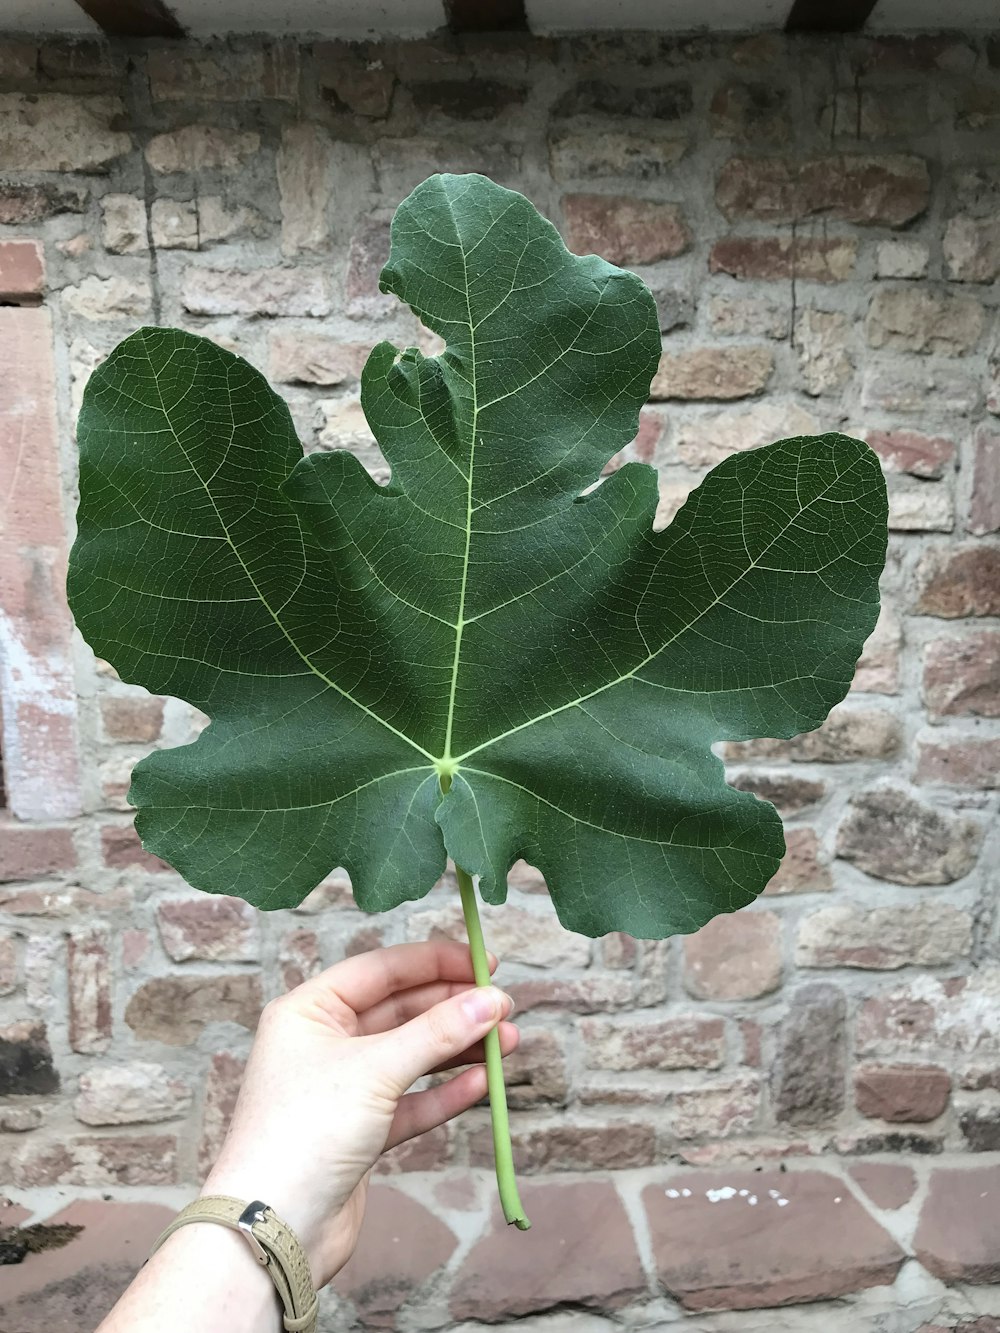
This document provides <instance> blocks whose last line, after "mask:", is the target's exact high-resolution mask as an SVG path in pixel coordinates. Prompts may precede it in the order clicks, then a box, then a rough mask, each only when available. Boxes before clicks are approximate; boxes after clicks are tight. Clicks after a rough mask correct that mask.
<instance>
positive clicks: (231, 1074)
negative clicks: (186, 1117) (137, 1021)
mask: <svg viewBox="0 0 1000 1333" xmlns="http://www.w3.org/2000/svg"><path fill="white" fill-rule="evenodd" d="M126 1021H128V1020H127V1016H126ZM245 1070H246V1061H245V1060H239V1059H237V1058H236V1056H235V1055H230V1054H229V1053H228V1051H223V1052H220V1053H219V1054H218V1055H213V1056H212V1064H211V1066H210V1068H209V1071H208V1077H207V1078H206V1079H205V1097H204V1101H203V1103H202V1118H201V1137H200V1139H199V1141H198V1174H199V1176H200V1178H201V1179H202V1180H204V1179H205V1177H206V1176H207V1175H208V1173H209V1171H211V1169H212V1167H213V1166H214V1165H215V1160H216V1158H217V1157H218V1156H219V1153H220V1152H221V1150H222V1145H223V1143H224V1141H225V1138H226V1135H227V1133H228V1132H229V1122H230V1121H231V1120H232V1118H233V1112H234V1111H235V1110H236V1099H237V1097H238V1096H239V1092H240V1085H241V1084H242V1082H243V1074H244V1071H245Z"/></svg>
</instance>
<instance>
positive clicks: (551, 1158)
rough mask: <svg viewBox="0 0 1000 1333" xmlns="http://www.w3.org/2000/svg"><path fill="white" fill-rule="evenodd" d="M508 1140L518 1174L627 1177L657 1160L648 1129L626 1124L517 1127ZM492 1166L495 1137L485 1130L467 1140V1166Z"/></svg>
mask: <svg viewBox="0 0 1000 1333" xmlns="http://www.w3.org/2000/svg"><path fill="white" fill-rule="evenodd" d="M511 1139H512V1141H513V1148H514V1160H515V1161H516V1162H517V1169H518V1171H521V1172H525V1173H531V1174H535V1173H536V1172H543V1171H545V1172H547V1171H628V1170H631V1169H634V1168H636V1167H642V1166H653V1164H654V1163H655V1162H656V1160H657V1151H656V1133H655V1131H654V1129H653V1127H652V1125H646V1124H642V1123H633V1122H630V1121H627V1120H610V1121H600V1122H597V1123H584V1124H573V1123H572V1122H568V1121H566V1120H560V1121H558V1122H557V1123H555V1124H546V1125H534V1126H531V1127H529V1126H528V1125H526V1124H524V1123H523V1122H515V1124H514V1127H513V1130H512V1133H511ZM493 1161H494V1149H493V1132H492V1130H491V1129H490V1128H489V1126H487V1125H484V1126H483V1127H482V1128H481V1129H480V1130H478V1131H476V1132H475V1133H473V1134H471V1135H470V1136H469V1162H470V1164H471V1165H472V1166H476V1167H490V1166H492V1165H493Z"/></svg>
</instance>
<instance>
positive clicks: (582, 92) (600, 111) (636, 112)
mask: <svg viewBox="0 0 1000 1333" xmlns="http://www.w3.org/2000/svg"><path fill="white" fill-rule="evenodd" d="M693 107H694V101H693V98H692V95H691V85H690V83H676V82H675V83H657V84H652V85H648V84H641V83H637V82H635V81H634V80H631V79H630V80H628V81H627V82H625V83H610V82H609V81H608V80H606V79H585V80H583V81H582V82H580V83H577V84H574V85H573V87H572V88H570V89H569V90H568V91H567V92H565V93H563V95H562V97H560V98H559V100H558V101H557V102H556V104H555V106H553V108H552V115H553V116H554V117H556V118H560V117H564V116H593V115H603V116H637V117H639V118H640V119H641V120H681V119H683V118H684V117H685V116H689V115H690V114H691V111H692V109H693Z"/></svg>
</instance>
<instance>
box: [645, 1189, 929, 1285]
mask: <svg viewBox="0 0 1000 1333" xmlns="http://www.w3.org/2000/svg"><path fill="white" fill-rule="evenodd" d="M642 1202H643V1206H644V1208H645V1210H646V1215H647V1217H648V1219H649V1228H650V1233H651V1236H652V1244H653V1256H654V1260H655V1263H656V1269H657V1275H658V1277H659V1280H660V1282H661V1283H662V1284H663V1287H664V1289H665V1290H666V1291H667V1293H668V1294H669V1295H671V1296H673V1297H674V1298H675V1299H676V1300H678V1301H680V1303H681V1305H683V1306H684V1308H685V1309H687V1310H756V1309H762V1308H769V1307H771V1306H780V1305H795V1304H798V1303H800V1302H803V1301H820V1300H832V1299H835V1298H837V1297H839V1296H845V1295H847V1294H849V1293H850V1292H854V1291H862V1290H864V1289H865V1288H867V1287H874V1286H882V1285H888V1284H890V1283H891V1282H892V1281H893V1280H894V1279H895V1276H896V1274H897V1272H898V1271H899V1268H900V1266H901V1264H902V1263H903V1260H904V1258H905V1255H904V1253H903V1251H902V1250H901V1249H900V1247H899V1246H898V1245H897V1244H896V1242H895V1241H894V1240H893V1239H892V1237H891V1236H890V1235H889V1234H888V1233H887V1232H885V1231H884V1230H883V1229H882V1228H881V1227H880V1226H879V1225H878V1224H877V1223H876V1222H875V1221H874V1220H873V1219H872V1218H871V1217H870V1216H869V1215H868V1213H866V1212H865V1210H864V1209H863V1208H862V1207H861V1206H860V1204H859V1203H858V1202H857V1200H856V1199H855V1198H854V1196H853V1195H852V1194H851V1192H850V1191H849V1190H848V1189H847V1188H846V1186H845V1185H844V1184H843V1182H842V1181H840V1180H838V1179H837V1178H836V1177H835V1176H831V1175H827V1174H826V1173H825V1172H820V1171H796V1172H789V1173H779V1172H777V1171H772V1172H754V1171H747V1172H739V1171H727V1172H725V1173H724V1174H718V1175H716V1174H701V1173H698V1174H694V1173H692V1174H684V1175H678V1176H675V1177H672V1178H669V1179H667V1180H666V1181H664V1182H662V1183H657V1184H655V1185H648V1186H647V1187H646V1188H645V1189H644V1190H643V1193H642Z"/></svg>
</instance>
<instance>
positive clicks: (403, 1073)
mask: <svg viewBox="0 0 1000 1333" xmlns="http://www.w3.org/2000/svg"><path fill="white" fill-rule="evenodd" d="M511 1008H512V1001H511V999H510V996H509V995H504V993H503V991H501V990H497V988H496V987H495V986H474V987H473V988H472V989H471V990H467V991H463V992H462V994H461V995H453V996H452V997H451V998H450V999H448V1000H442V1001H441V1003H440V1004H436V1005H434V1006H433V1008H431V1009H427V1010H425V1012H424V1013H422V1014H418V1015H417V1017H416V1018H411V1019H410V1021H409V1022H408V1023H404V1024H403V1025H402V1027H398V1028H394V1029H393V1030H392V1031H391V1032H385V1033H383V1034H382V1035H381V1036H380V1037H376V1038H375V1043H376V1044H374V1045H373V1046H372V1048H371V1049H372V1055H373V1058H374V1059H375V1060H376V1061H377V1062H378V1064H379V1066H380V1067H381V1071H382V1074H383V1077H384V1078H385V1079H386V1081H387V1083H388V1084H389V1086H390V1087H393V1088H394V1089H395V1090H396V1093H397V1095H401V1094H402V1093H404V1092H405V1091H406V1089H407V1088H408V1087H409V1086H410V1084H411V1083H413V1082H414V1081H415V1080H416V1079H418V1078H420V1076H421V1075H422V1074H426V1073H428V1072H429V1071H430V1070H432V1069H437V1067H438V1066H439V1065H441V1064H443V1063H444V1062H445V1061H446V1060H450V1059H451V1058H452V1057H453V1056H456V1055H461V1054H462V1052H463V1051H467V1050H468V1049H469V1047H470V1046H472V1045H474V1044H475V1043H476V1042H477V1041H482V1039H483V1037H485V1036H486V1034H487V1032H489V1030H490V1028H493V1027H496V1025H497V1023H498V1022H499V1021H500V1019H501V1018H505V1017H506V1016H507V1014H509V1013H510V1011H511Z"/></svg>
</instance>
